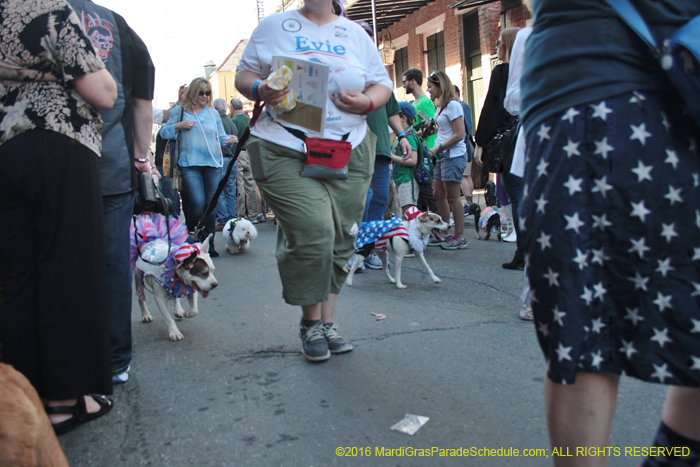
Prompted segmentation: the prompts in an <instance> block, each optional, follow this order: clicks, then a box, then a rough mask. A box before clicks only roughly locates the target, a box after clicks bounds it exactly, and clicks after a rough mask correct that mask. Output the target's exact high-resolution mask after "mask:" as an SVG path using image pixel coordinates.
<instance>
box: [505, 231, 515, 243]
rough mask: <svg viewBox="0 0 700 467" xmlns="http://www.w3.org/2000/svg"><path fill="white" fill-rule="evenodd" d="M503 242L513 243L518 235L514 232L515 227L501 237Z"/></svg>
mask: <svg viewBox="0 0 700 467" xmlns="http://www.w3.org/2000/svg"><path fill="white" fill-rule="evenodd" d="M503 241H504V242H509V243H515V242H517V241H518V235H517V234H516V233H515V229H513V230H511V232H510V233H509V234H508V235H506V236H505V237H503Z"/></svg>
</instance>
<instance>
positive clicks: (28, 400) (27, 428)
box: [0, 363, 68, 467]
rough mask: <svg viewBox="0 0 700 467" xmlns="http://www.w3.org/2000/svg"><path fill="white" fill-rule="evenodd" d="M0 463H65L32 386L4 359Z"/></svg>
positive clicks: (59, 466) (23, 466)
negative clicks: (6, 363) (5, 362)
mask: <svg viewBox="0 0 700 467" xmlns="http://www.w3.org/2000/svg"><path fill="white" fill-rule="evenodd" d="M0 465H2V466H5V465H7V466H13V467H68V461H67V460H66V456H65V454H63V451H62V450H61V445H60V444H59V443H58V439H57V438H56V434H55V433H54V431H53V427H52V426H51V422H50V421H49V417H48V416H47V415H46V411H45V410H44V406H43V404H42V403H41V399H39V395H38V394H37V392H36V390H35V389H34V387H33V386H32V385H31V383H30V382H29V381H28V380H27V378H25V377H24V375H22V374H21V373H19V372H18V371H17V370H15V369H14V368H12V367H11V366H10V365H5V364H4V363H0Z"/></svg>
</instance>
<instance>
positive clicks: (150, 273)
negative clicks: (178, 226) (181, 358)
mask: <svg viewBox="0 0 700 467" xmlns="http://www.w3.org/2000/svg"><path fill="white" fill-rule="evenodd" d="M210 237H211V234H210V235H209V237H207V239H206V240H204V242H202V243H196V244H194V245H190V244H185V245H181V246H179V247H176V249H173V251H172V252H171V253H170V256H169V257H168V259H167V260H166V262H165V263H163V264H151V263H148V262H147V261H145V260H144V259H143V258H142V257H140V256H139V257H138V259H137V260H136V267H135V268H134V284H135V285H136V294H137V296H138V299H139V306H140V307H141V319H142V321H143V322H144V323H150V322H151V321H153V316H152V315H151V314H150V313H149V312H148V307H147V306H146V297H145V294H144V289H145V290H148V291H149V292H151V293H152V294H153V296H154V298H155V300H156V304H157V305H158V309H159V310H160V312H161V314H162V315H163V318H165V321H166V323H167V325H168V336H169V337H170V340H173V341H179V340H181V339H183V338H184V337H185V336H183V335H182V333H181V332H180V330H179V329H178V327H177V324H175V321H174V320H173V318H172V317H171V316H170V312H169V311H168V299H170V298H172V299H174V301H175V318H178V319H182V318H194V317H195V316H197V314H198V313H199V310H198V308H197V295H199V294H201V295H202V297H204V298H206V297H207V296H208V295H209V292H210V291H211V290H212V289H213V288H215V287H216V286H217V285H219V283H218V282H217V280H216V277H214V269H215V268H214V263H213V261H212V260H211V257H210V256H209V238H210ZM184 295H186V296H187V299H188V301H189V304H190V309H189V310H187V311H184V310H183V308H182V305H181V304H180V297H182V296H184Z"/></svg>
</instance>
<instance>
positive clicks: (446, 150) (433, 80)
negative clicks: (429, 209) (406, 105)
mask: <svg viewBox="0 0 700 467" xmlns="http://www.w3.org/2000/svg"><path fill="white" fill-rule="evenodd" d="M428 93H429V94H430V98H431V99H432V100H433V103H434V104H435V123H436V124H437V129H438V130H437V132H438V133H437V135H438V136H437V139H436V140H435V146H434V147H433V148H432V149H431V150H430V152H431V154H433V155H436V156H437V162H436V163H435V172H434V174H433V180H434V188H433V196H435V202H436V203H437V210H438V214H440V217H442V220H443V221H445V222H448V223H449V221H450V208H451V209H452V217H453V219H454V223H455V234H454V236H453V235H447V236H446V237H445V238H444V241H442V242H440V243H439V244H440V247H441V248H443V249H445V250H459V249H462V248H466V247H467V239H466V238H464V207H463V206H462V200H461V199H460V195H459V190H460V184H461V183H462V175H463V174H464V169H465V168H466V166H467V146H466V145H465V143H464V137H465V132H464V111H463V110H462V104H460V103H459V101H457V100H456V99H455V94H454V85H453V84H452V81H450V78H448V77H447V75H446V74H445V73H444V72H442V71H435V72H433V73H431V74H430V76H429V77H428ZM436 236H439V233H436ZM438 238H439V237H438ZM440 240H443V239H442V238H440Z"/></svg>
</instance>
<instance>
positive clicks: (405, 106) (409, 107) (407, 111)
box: [399, 101, 416, 119]
mask: <svg viewBox="0 0 700 467" xmlns="http://www.w3.org/2000/svg"><path fill="white" fill-rule="evenodd" d="M399 108H400V109H401V113H402V114H404V115H405V116H406V117H408V118H411V119H414V118H416V108H415V107H413V104H410V103H408V102H406V101H401V102H399Z"/></svg>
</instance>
